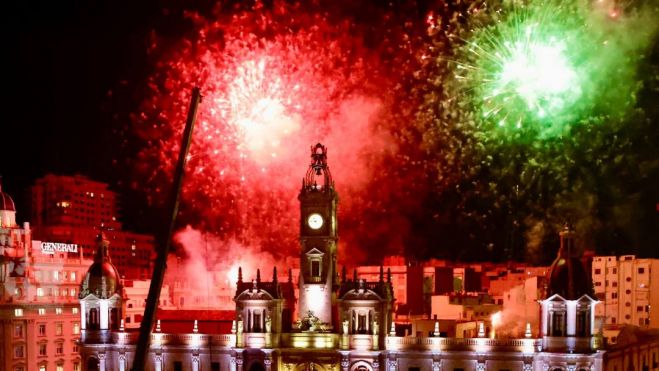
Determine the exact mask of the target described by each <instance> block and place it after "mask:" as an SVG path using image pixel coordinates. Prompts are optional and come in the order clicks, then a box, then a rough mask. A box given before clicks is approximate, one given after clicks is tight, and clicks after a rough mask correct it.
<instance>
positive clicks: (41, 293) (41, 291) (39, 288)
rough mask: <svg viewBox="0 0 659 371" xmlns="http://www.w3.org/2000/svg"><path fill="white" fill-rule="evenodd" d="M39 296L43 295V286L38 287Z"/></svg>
mask: <svg viewBox="0 0 659 371" xmlns="http://www.w3.org/2000/svg"><path fill="white" fill-rule="evenodd" d="M37 296H43V288H42V287H37Z"/></svg>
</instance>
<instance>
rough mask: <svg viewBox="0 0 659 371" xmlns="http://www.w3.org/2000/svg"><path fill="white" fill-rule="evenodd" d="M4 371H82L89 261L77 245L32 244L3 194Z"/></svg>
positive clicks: (0, 328)
mask: <svg viewBox="0 0 659 371" xmlns="http://www.w3.org/2000/svg"><path fill="white" fill-rule="evenodd" d="M0 219H1V220H2V224H1V225H0V338H1V339H2V342H0V369H1V370H7V371H28V370H30V371H31V370H35V371H36V370H38V371H45V370H53V371H79V370H81V369H82V365H81V359H80V354H79V351H78V339H79V337H80V331H81V324H80V311H79V301H78V290H79V288H80V282H81V280H82V276H83V275H84V273H85V272H86V271H87V269H88V267H89V264H90V262H91V261H90V260H87V259H83V258H82V257H81V255H80V254H79V253H78V251H77V246H75V245H68V244H67V245H64V244H59V245H56V244H52V243H48V242H41V241H34V240H32V231H31V229H30V225H29V223H25V224H24V225H23V226H22V227H19V226H18V225H17V224H16V220H15V219H16V210H15V207H14V203H13V201H12V200H11V198H10V197H9V195H7V194H5V193H2V191H1V190H0Z"/></svg>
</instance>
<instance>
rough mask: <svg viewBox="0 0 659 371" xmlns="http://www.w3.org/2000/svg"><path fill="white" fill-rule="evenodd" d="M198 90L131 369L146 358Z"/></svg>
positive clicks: (190, 110) (139, 366)
mask: <svg viewBox="0 0 659 371" xmlns="http://www.w3.org/2000/svg"><path fill="white" fill-rule="evenodd" d="M201 98H202V97H201V91H200V90H199V88H198V87H195V88H193V89H192V96H191V97H190V107H189V108H188V117H187V120H186V123H185V129H184V130H183V138H182V140H181V150H180V152H179V154H178V163H177V164H176V169H175V172H174V184H173V186H172V191H171V194H170V197H171V198H170V200H169V201H170V204H169V206H170V210H171V213H172V214H171V219H170V223H169V229H168V231H167V235H165V236H163V238H162V239H161V240H160V243H159V245H160V248H158V249H157V250H158V251H157V255H156V261H155V264H154V267H153V277H152V279H151V286H149V295H148V296H147V299H146V306H145V308H144V317H143V318H142V323H141V324H140V334H139V337H138V339H137V346H136V348H135V359H134V361H133V368H132V370H133V371H143V370H144V364H145V361H146V354H147V352H148V350H149V348H150V343H151V328H152V327H153V320H154V318H155V314H156V310H157V309H158V300H159V298H160V290H161V289H162V282H163V279H164V277H165V269H166V268H167V254H168V253H169V248H170V247H171V243H172V235H173V234H174V228H175V227H176V216H177V215H178V207H179V202H180V196H181V187H182V185H183V174H184V172H185V162H186V160H187V157H188V152H189V150H190V144H191V143H192V130H193V129H194V123H195V119H196V118H197V109H198V108H199V103H200V102H201Z"/></svg>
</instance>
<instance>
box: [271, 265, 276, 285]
mask: <svg viewBox="0 0 659 371" xmlns="http://www.w3.org/2000/svg"><path fill="white" fill-rule="evenodd" d="M272 282H274V283H277V267H273V268H272Z"/></svg>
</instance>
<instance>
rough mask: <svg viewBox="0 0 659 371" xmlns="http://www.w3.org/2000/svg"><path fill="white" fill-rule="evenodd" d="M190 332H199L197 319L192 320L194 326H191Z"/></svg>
mask: <svg viewBox="0 0 659 371" xmlns="http://www.w3.org/2000/svg"><path fill="white" fill-rule="evenodd" d="M192 332H194V333H195V334H196V333H198V332H199V325H198V323H197V320H194V326H192Z"/></svg>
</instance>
